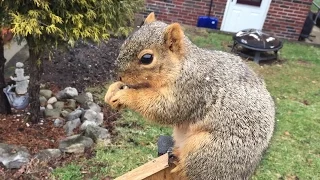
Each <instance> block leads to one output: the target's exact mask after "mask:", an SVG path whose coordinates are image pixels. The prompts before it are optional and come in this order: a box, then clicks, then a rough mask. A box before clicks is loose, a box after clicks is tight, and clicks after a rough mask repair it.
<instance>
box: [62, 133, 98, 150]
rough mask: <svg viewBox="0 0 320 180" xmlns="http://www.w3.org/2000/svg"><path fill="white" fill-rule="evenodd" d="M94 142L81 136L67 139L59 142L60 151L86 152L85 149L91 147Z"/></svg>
mask: <svg viewBox="0 0 320 180" xmlns="http://www.w3.org/2000/svg"><path fill="white" fill-rule="evenodd" d="M92 145H93V140H92V139H91V138H89V137H86V136H81V135H79V134H77V135H73V136H70V137H67V138H65V139H63V140H61V141H60V142H59V149H60V150H61V151H62V152H67V153H74V152H84V148H88V147H91V146H92Z"/></svg>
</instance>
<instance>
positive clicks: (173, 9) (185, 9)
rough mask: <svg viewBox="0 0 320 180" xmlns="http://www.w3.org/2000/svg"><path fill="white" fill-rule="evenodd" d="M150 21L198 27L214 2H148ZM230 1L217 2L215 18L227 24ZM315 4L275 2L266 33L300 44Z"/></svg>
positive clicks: (306, 0)
mask: <svg viewBox="0 0 320 180" xmlns="http://www.w3.org/2000/svg"><path fill="white" fill-rule="evenodd" d="M145 1H146V11H145V12H144V13H143V14H144V15H145V17H146V15H147V14H149V13H150V12H155V14H156V17H157V19H159V20H161V21H165V22H167V23H172V22H178V23H181V24H186V25H193V26H196V25H197V20H198V17H199V16H202V15H207V14H208V11H209V6H210V0H145ZM226 3H227V0H213V6H212V9H211V16H214V17H217V18H218V19H219V23H218V28H220V26H221V23H222V21H223V15H224V11H225V6H226ZM311 4H312V0H272V2H271V4H270V8H269V12H268V14H267V18H266V21H265V24H264V26H263V30H265V31H267V32H269V33H272V34H273V35H275V36H277V37H281V38H286V39H292V40H297V39H298V38H299V35H300V32H301V30H302V27H303V24H304V21H305V19H306V17H307V14H308V11H309V9H310V6H311Z"/></svg>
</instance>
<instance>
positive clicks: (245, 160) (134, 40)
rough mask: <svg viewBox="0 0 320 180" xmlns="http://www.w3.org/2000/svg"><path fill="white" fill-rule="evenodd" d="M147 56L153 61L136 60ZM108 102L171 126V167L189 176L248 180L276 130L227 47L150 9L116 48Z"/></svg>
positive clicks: (259, 83) (263, 94) (248, 74)
mask: <svg viewBox="0 0 320 180" xmlns="http://www.w3.org/2000/svg"><path fill="white" fill-rule="evenodd" d="M145 54H152V55H153V61H152V62H151V63H150V64H143V63H141V62H140V59H141V57H142V56H144V55H145ZM116 65H117V67H118V72H119V78H120V80H119V81H118V82H115V83H114V84H112V85H111V86H110V87H109V90H108V92H107V94H106V96H105V101H106V102H107V103H109V104H110V105H111V107H113V108H116V109H121V108H129V109H132V110H134V111H137V112H139V113H141V114H142V115H143V116H144V117H145V118H146V119H149V120H152V121H155V122H157V123H160V124H166V125H172V126H173V127H174V139H175V149H174V154H175V155H176V156H177V157H178V159H179V161H178V162H177V166H176V168H175V169H174V170H173V171H174V172H179V174H180V175H181V176H185V177H186V179H190V180H196V179H197V180H199V179H200V180H202V179H210V180H215V179H217V180H222V179H237V180H238V179H239V180H240V179H248V178H250V176H251V175H252V173H253V172H254V170H255V168H256V167H257V165H258V164H259V161H260V160H261V157H262V154H263V152H264V150H265V149H266V148H267V147H268V144H269V141H270V139H271V137H272V134H273V129H274V119H275V108H274V102H273V100H272V98H271V96H270V94H269V92H268V91H267V89H266V87H265V84H264V82H263V80H261V79H260V78H259V77H258V76H257V75H256V74H255V73H254V72H253V71H252V70H251V69H250V68H249V67H248V66H247V65H246V64H245V63H244V62H242V60H241V59H240V58H239V57H237V56H235V55H232V54H230V53H226V52H221V51H210V50H205V49H201V48H198V47H197V46H195V45H194V44H193V43H191V41H190V40H189V39H188V38H187V37H186V36H185V35H184V33H183V31H182V29H181V27H180V25H179V24H177V23H174V24H170V25H168V24H165V23H163V22H160V21H156V20H155V16H154V14H153V13H151V14H150V15H149V16H148V17H147V18H146V20H145V23H144V25H143V26H141V27H140V28H139V29H138V30H137V31H136V32H134V33H133V34H132V35H131V36H130V37H128V38H127V40H126V41H125V42H124V44H123V45H122V47H121V50H120V54H119V57H118V58H117V61H116Z"/></svg>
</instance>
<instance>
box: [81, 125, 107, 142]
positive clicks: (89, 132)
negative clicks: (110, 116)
mask: <svg viewBox="0 0 320 180" xmlns="http://www.w3.org/2000/svg"><path fill="white" fill-rule="evenodd" d="M84 135H85V136H87V137H90V138H91V139H92V140H93V141H94V142H97V141H98V140H99V141H103V142H104V144H109V143H111V135H110V133H109V131H108V130H107V129H105V128H102V127H99V126H92V125H88V126H87V128H86V130H85V134H84Z"/></svg>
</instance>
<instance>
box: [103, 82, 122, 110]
mask: <svg viewBox="0 0 320 180" xmlns="http://www.w3.org/2000/svg"><path fill="white" fill-rule="evenodd" d="M126 91H127V87H126V85H125V84H124V83H123V82H115V83H113V84H111V85H110V87H109V89H108V92H107V94H106V96H105V97H104V100H105V102H106V103H108V104H109V105H110V106H111V108H113V109H121V108H124V100H123V98H124V97H125V94H126Z"/></svg>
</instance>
